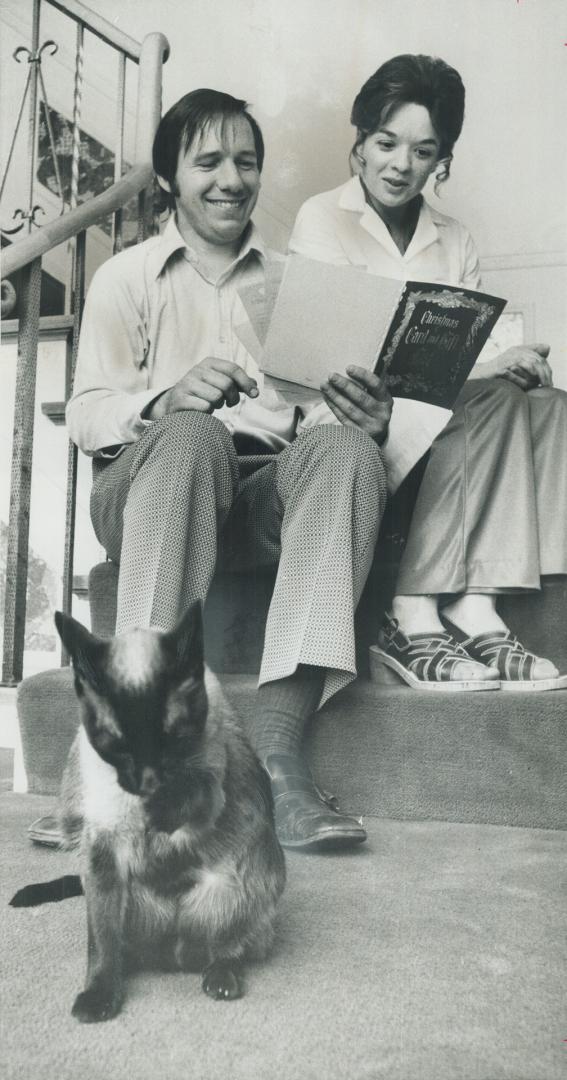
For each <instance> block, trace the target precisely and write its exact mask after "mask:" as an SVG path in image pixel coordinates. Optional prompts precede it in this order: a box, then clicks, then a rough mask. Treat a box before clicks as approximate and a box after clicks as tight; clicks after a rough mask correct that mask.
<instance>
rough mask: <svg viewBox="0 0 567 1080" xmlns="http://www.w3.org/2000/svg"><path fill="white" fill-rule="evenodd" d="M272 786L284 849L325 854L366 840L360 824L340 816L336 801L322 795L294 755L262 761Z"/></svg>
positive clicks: (278, 830) (279, 836) (277, 823)
mask: <svg viewBox="0 0 567 1080" xmlns="http://www.w3.org/2000/svg"><path fill="white" fill-rule="evenodd" d="M262 765H263V766H264V769H265V770H266V772H267V774H268V776H269V778H270V782H271V785H272V795H273V797H274V811H275V823H276V833H277V835H278V840H279V842H280V844H281V845H282V847H285V848H295V849H301V848H304V849H311V850H317V849H319V850H323V849H327V848H339V847H341V848H342V847H351V846H353V845H354V844H361V843H362V842H363V840H366V832H365V830H364V829H363V827H362V825H361V823H360V821H359V820H358V819H357V818H355V817H350V816H349V815H347V814H341V813H340V811H339V808H338V805H337V800H336V799H335V798H334V797H333V796H332V795H327V794H326V793H325V792H323V791H320V790H319V788H318V787H317V786H316V785H315V783H314V781H313V777H312V776H311V773H310V772H309V769H308V768H307V766H306V765H305V764H304V762H303V761H302V760H301V758H299V757H297V756H296V755H295V754H280V753H274V754H268V755H267V757H265V758H264V759H263V760H262Z"/></svg>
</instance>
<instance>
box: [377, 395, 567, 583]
mask: <svg viewBox="0 0 567 1080" xmlns="http://www.w3.org/2000/svg"><path fill="white" fill-rule="evenodd" d="M545 574H567V394H566V393H565V392H564V391H563V390H556V389H555V388H553V387H550V388H547V387H542V388H540V389H537V390H530V391H529V392H528V393H525V392H524V391H522V390H520V389H519V388H518V387H516V386H513V385H512V384H511V383H509V382H506V381H505V380H503V379H479V380H473V381H471V382H469V383H467V384H466V386H465V388H464V390H463V391H462V393H461V395H460V397H459V399H458V403H457V408H456V409H455V412H454V414H453V417H452V419H451V421H450V422H449V424H448V425H447V427H446V428H445V429H444V431H442V432H441V435H440V436H439V437H438V438H437V439H436V440H435V443H434V444H433V447H432V450H431V454H430V460H429V464H428V466H427V469H426V471H425V475H424V478H423V480H422V483H421V486H420V490H419V496H418V499H417V502H416V506H415V510H414V514H413V518H412V523H411V530H410V535H409V537H408V542H407V545H406V548H405V551H404V556H403V559H402V563H401V567H400V573H399V577H398V586H397V592H398V593H400V594H405V595H420V594H421V595H423V594H432V595H437V594H439V593H463V592H465V591H466V592H477V593H479V592H482V593H498V592H508V591H519V590H523V589H539V587H540V578H541V576H543V575H545Z"/></svg>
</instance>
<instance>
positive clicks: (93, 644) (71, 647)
mask: <svg viewBox="0 0 567 1080" xmlns="http://www.w3.org/2000/svg"><path fill="white" fill-rule="evenodd" d="M55 625H56V627H57V631H58V633H59V637H60V638H61V641H62V642H63V644H64V646H65V648H66V649H67V652H68V653H69V656H70V657H71V659H72V661H73V667H74V669H75V672H76V674H77V675H79V676H82V677H83V678H84V679H85V680H86V681H87V682H89V683H90V684H91V686H95V687H96V684H97V682H98V679H97V672H98V671H99V669H100V664H101V660H102V656H103V654H104V652H105V650H106V642H105V641H102V640H101V638H98V637H95V635H94V634H91V633H90V631H89V630H87V628H86V626H83V624H82V623H80V622H77V619H74V618H73V616H72V615H65V614H64V612H62V611H56V612H55Z"/></svg>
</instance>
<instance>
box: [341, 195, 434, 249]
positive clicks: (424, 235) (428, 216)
mask: <svg viewBox="0 0 567 1080" xmlns="http://www.w3.org/2000/svg"><path fill="white" fill-rule="evenodd" d="M339 207H340V209H341V210H349V211H351V212H352V213H355V214H360V215H361V218H360V225H361V227H362V228H363V229H365V230H366V232H367V233H369V234H370V236H372V237H373V238H374V239H375V240H377V241H378V243H379V244H381V245H382V247H383V248H385V249H386V251H388V252H389V253H390V254H391V255H394V256H395V258H396V259H404V260H408V261H409V260H410V259H413V257H414V256H415V255H417V254H418V253H419V252H420V251H423V249H424V248H426V247H429V245H430V244H435V243H436V242H437V240H438V239H439V235H438V232H437V230H438V228H439V226H444V225H445V219H444V217H443V214H439V213H437V211H436V210H434V209H433V207H431V206H430V205H429V203H427V202H426V201H425V199H423V198H422V200H421V207H420V210H419V218H418V220H417V225H416V228H415V232H414V234H413V236H412V238H411V241H410V243H409V245H408V247H407V249H406V251H405V252H404V254H403V255H402V254H401V252H400V249H399V248H398V247H397V245H396V244H395V242H394V240H393V239H392V237H391V236H390V233H389V232H388V229H387V227H386V225H385V223H384V222H383V221H382V218H381V217H380V215H379V214H377V213H376V211H375V210H373V209H372V207H371V206H370V205H369V204H368V203H367V202H366V198H365V196H364V188H363V187H362V184H361V182H360V177H358V176H353V177H351V179H350V180H348V181H347V183H346V184H344V185H343V189H342V191H341V195H340V198H339Z"/></svg>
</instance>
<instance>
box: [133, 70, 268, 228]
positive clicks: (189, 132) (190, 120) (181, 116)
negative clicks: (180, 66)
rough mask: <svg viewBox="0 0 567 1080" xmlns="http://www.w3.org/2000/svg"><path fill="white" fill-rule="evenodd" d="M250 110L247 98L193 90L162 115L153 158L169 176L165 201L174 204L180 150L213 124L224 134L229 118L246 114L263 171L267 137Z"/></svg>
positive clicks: (156, 166)
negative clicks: (168, 186)
mask: <svg viewBox="0 0 567 1080" xmlns="http://www.w3.org/2000/svg"><path fill="white" fill-rule="evenodd" d="M247 110H248V105H247V103H246V101H242V100H241V99H240V98H235V97H232V95H231V94H223V93H222V92H221V91H220V90H192V91H191V93H190V94H185V95H184V96H183V97H182V98H180V99H179V101H176V103H175V105H172V106H171V109H169V110H168V111H167V112H166V114H165V116H162V118H161V120H160V122H159V125H158V129H157V131H156V134H155V138H154V143H153V148H152V161H153V166H154V172H155V173H157V175H158V176H161V177H163V179H164V180H167V182H168V183H169V184H170V186H171V189H172V194H171V195H170V194H169V193H167V192H165V191H164V192H163V202H164V204H165V205H167V206H169V207H171V208H173V207H174V206H175V198H174V195H175V175H176V173H177V163H178V161H179V153H180V151H181V150H184V151H185V152H187V150H188V149H189V147H190V146H191V145H192V143H193V142H194V140H195V139H196V138H200V136H201V135H203V134H204V133H205V131H206V130H207V128H208V127H210V126H211V125H218V126H219V127H220V130H221V134H222V132H223V130H224V126H225V124H226V122H227V121H230V120H235V119H236V118H237V117H239V116H244V118H245V119H246V120H247V121H248V123H249V124H250V127H251V129H252V135H253V137H254V147H255V150H256V158H257V160H258V170H259V171H260V172H261V171H262V165H263V163H264V140H263V138H262V132H261V131H260V127H259V125H258V123H257V122H256V120H255V119H254V117H253V116H251V115H250V113H249V112H248V111H247ZM162 190H163V189H162Z"/></svg>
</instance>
